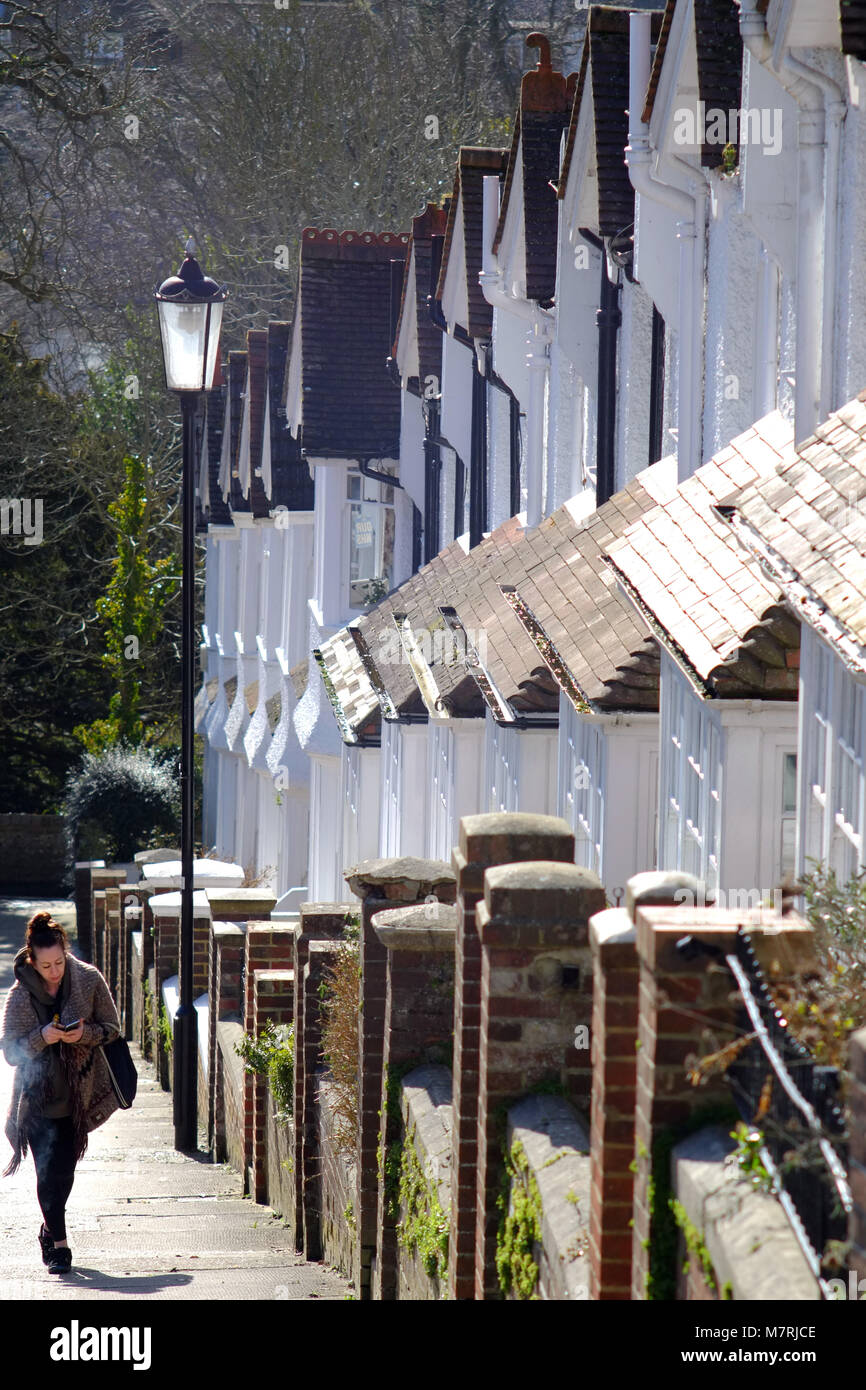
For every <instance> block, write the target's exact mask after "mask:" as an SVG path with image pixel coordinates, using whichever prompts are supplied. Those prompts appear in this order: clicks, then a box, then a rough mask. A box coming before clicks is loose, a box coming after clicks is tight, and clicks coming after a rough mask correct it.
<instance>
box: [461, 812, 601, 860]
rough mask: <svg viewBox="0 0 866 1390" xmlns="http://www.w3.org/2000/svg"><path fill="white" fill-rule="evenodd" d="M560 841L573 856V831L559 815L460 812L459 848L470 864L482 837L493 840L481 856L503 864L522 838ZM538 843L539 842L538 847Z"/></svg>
mask: <svg viewBox="0 0 866 1390" xmlns="http://www.w3.org/2000/svg"><path fill="white" fill-rule="evenodd" d="M533 840H537V841H539V842H542V841H546V842H547V846H548V847H549V844H550V841H551V840H560V841H562V845H563V849H567V851H568V858H569V859H570V860H573V859H574V831H573V830H572V828H571V826H570V825H569V824H568V822H567V821H565V820H563V819H562V817H561V816H541V815H534V814H530V813H528V812H523V811H491V812H489V813H487V814H485V815H479V816H463V817H462V818H461V821H460V852H461V854H462V855H463V857H464V858H465V860H466V862H467V863H469V864H472V863H475V862H477V861H478V859H479V853H478V851H479V850H480V848H481V842H482V841H488V842H492V843H491V844H489V847H488V852H487V853H486V854H485V855H484V856H483V858H484V862H485V863H490V862H491V858H492V859H493V862H496V863H499V864H502V863H505V862H507V861H508V859H509V856H513V855H514V854H515V853H520V848H521V842H522V843H523V845H524V846H525V845H526V842H530V843H531V842H532V841H533ZM540 848H541V843H539V849H540Z"/></svg>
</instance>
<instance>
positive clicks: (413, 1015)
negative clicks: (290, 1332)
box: [371, 902, 457, 1299]
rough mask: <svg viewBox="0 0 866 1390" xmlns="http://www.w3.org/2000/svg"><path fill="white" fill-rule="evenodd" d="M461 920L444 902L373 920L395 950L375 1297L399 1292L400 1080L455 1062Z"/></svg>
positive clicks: (387, 1021) (389, 988)
mask: <svg viewBox="0 0 866 1390" xmlns="http://www.w3.org/2000/svg"><path fill="white" fill-rule="evenodd" d="M456 919H457V909H456V907H455V906H454V905H452V904H445V903H439V902H425V903H423V904H420V903H419V904H417V905H415V906H412V907H404V908H396V909H391V910H390V911H386V912H379V913H377V914H376V916H375V917H374V918H373V928H374V930H375V932H376V934H377V936H378V937H379V940H380V941H381V942H382V945H383V946H384V947H385V949H386V951H387V953H388V963H387V974H386V983H385V1016H384V1020H383V1047H382V1078H383V1081H382V1099H381V1104H380V1114H381V1118H380V1140H379V1154H380V1165H379V1175H378V1180H379V1200H378V1209H377V1217H376V1254H375V1256H374V1259H373V1265H372V1273H371V1283H372V1287H371V1292H372V1297H373V1298H375V1299H392V1298H395V1297H396V1294H397V1227H396V1216H395V1210H394V1208H395V1202H394V1195H393V1192H392V1191H390V1186H391V1185H392V1183H389V1180H388V1173H389V1169H390V1167H391V1166H392V1165H391V1163H390V1155H391V1149H392V1146H395V1145H398V1144H399V1138H400V1130H401V1126H402V1120H401V1115H400V1107H399V1098H398V1093H397V1079H398V1077H399V1076H400V1075H401V1074H402V1073H403V1072H405V1071H406V1069H407V1068H408V1067H409V1066H411V1065H413V1064H417V1063H421V1062H444V1061H449V1062H450V1060H451V1051H452V1036H453V1026H454V936H455V929H456ZM392 1179H393V1175H392ZM449 1205H450V1204H449Z"/></svg>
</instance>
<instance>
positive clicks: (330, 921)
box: [291, 903, 357, 1250]
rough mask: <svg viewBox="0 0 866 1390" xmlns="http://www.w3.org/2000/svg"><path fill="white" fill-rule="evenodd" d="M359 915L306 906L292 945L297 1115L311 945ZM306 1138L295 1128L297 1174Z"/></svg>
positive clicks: (299, 1188)
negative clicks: (305, 985)
mask: <svg viewBox="0 0 866 1390" xmlns="http://www.w3.org/2000/svg"><path fill="white" fill-rule="evenodd" d="M356 912H357V903H302V904H301V909H300V914H299V919H298V924H297V926H296V927H295V930H294V938H293V946H292V970H293V972H294V977H295V1008H294V1018H295V1057H296V1066H295V1114H296V1115H303V1113H304V1070H303V1067H302V1066H299V1065H297V1058H298V1057H303V1036H304V970H305V968H306V964H307V961H308V959H309V955H310V942H312V941H335V940H339V938H340V937H341V936H342V935H343V932H344V930H345V927H346V923H347V921H348V920H349V917H350V915H351V914H353V913H356ZM303 1137H304V1130H303V1125H302V1124H296V1125H295V1127H294V1136H293V1143H294V1150H293V1154H292V1166H293V1170H294V1171H295V1172H296V1173H300V1172H301V1171H302V1166H303V1152H302V1150H303ZM302 1200H303V1185H302V1183H300V1182H297V1183H295V1184H294V1209H293V1213H292V1215H291V1220H292V1226H293V1229H294V1232H295V1246H296V1248H297V1249H298V1250H300V1249H301V1248H302V1246H303V1231H304V1217H303V1206H302Z"/></svg>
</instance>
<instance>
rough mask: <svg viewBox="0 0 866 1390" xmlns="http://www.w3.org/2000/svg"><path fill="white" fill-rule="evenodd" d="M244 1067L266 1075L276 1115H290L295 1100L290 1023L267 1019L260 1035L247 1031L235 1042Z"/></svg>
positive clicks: (254, 1072)
mask: <svg viewBox="0 0 866 1390" xmlns="http://www.w3.org/2000/svg"><path fill="white" fill-rule="evenodd" d="M235 1052H236V1053H237V1054H238V1056H239V1057H243V1059H244V1067H245V1068H246V1070H247V1071H248V1072H252V1073H253V1074H254V1075H256V1076H266V1077H267V1078H268V1085H269V1086H270V1090H271V1095H272V1097H273V1101H274V1108H275V1110H276V1113H277V1116H278V1118H279V1117H283V1116H288V1115H291V1114H292V1113H293V1111H294V1103H295V1030H294V1027H293V1026H292V1024H290V1023H273V1022H272V1021H268V1022H267V1023H266V1024H265V1026H264V1028H263V1029H262V1031H261V1032H260V1033H259V1036H258V1037H257V1038H254V1037H252V1035H250V1034H247V1035H245V1036H244V1037H243V1038H242V1040H241V1041H240V1042H239V1043H235Z"/></svg>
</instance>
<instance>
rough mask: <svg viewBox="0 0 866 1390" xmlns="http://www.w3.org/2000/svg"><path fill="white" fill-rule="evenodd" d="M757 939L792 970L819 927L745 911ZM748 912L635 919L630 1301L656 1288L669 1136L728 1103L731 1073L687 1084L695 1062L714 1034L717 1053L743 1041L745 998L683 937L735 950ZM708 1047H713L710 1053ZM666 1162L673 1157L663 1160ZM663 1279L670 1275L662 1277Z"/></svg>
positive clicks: (647, 910) (655, 914) (656, 911)
mask: <svg viewBox="0 0 866 1390" xmlns="http://www.w3.org/2000/svg"><path fill="white" fill-rule="evenodd" d="M747 918H748V921H749V925H750V931H751V935H752V940H753V942H754V943H755V946H756V950H758V952H759V954H760V938H761V937H762V936H765V937H766V940H767V942H772V948H773V953H774V955H776V956H779V955H781V954H782V953H783V952H785V953H786V954H787V956H788V957H789V960H790V963H791V964H792V965H793V964H795V963H796V961H797V956H798V953H799V952H801V951H803V950H808V948H809V945H810V941H811V935H812V932H811V928H810V927H809V926H808V925H807V924H806V923H805V922H801V921H800V919H799V918H796V917H794V916H789V917H777V916H775V915H774V914H773V913H771V912H768V911H765V912H760V911H759V912H755V913H750V914H747ZM743 920H744V918H743V915H742V914H740V913H737V912H736V911H734V910H727V909H721V908H704V909H700V908H692V907H674V908H659V907H657V908H652V907H641V906H639V907H638V908H637V910H636V914H635V925H636V928H637V949H638V958H639V961H640V995H639V1012H638V1042H639V1044H640V1047H639V1050H638V1062H637V1104H636V1110H635V1163H636V1173H635V1181H634V1216H633V1220H634V1227H633V1243H632V1298H633V1299H642V1298H646V1297H647V1296H648V1294H650V1295H652V1293H653V1292H655V1291H656V1289H655V1278H656V1269H655V1256H654V1250H655V1246H654V1240H653V1237H654V1233H655V1224H656V1219H655V1214H654V1213H653V1211H652V1210H651V1191H652V1186H651V1184H653V1185H654V1186H655V1188H656V1190H659V1189H660V1188H662V1187H663V1186H666V1181H665V1180H664V1177H663V1175H661V1174H659V1173H655V1172H654V1165H657V1164H658V1163H659V1161H661V1160H660V1158H659V1154H660V1153H663V1154H666V1153H669V1144H668V1146H667V1148H665V1149H660V1148H659V1147H658V1146H657V1145H658V1141H660V1140H661V1139H662V1138H663V1137H664V1138H667V1139H668V1140H669V1139H670V1137H671V1136H676V1137H679V1136H680V1135H681V1133H682V1130H683V1127H684V1126H685V1125H686V1124H687V1123H688V1122H689V1121H691V1120H693V1119H694V1117H695V1115H696V1114H697V1113H699V1112H701V1111H703V1112H705V1113H710V1110H711V1107H714V1106H715V1107H720V1106H724V1107H730V1106H731V1098H730V1088H729V1085H728V1082H727V1081H726V1080H725V1078H724V1077H723V1076H712V1077H710V1078H709V1079H707V1080H706V1081H705V1084H704V1085H702V1086H701V1087H700V1088H699V1089H697V1088H695V1087H694V1086H692V1085H691V1084H690V1082H689V1080H688V1078H687V1075H686V1072H687V1058H688V1056H689V1055H690V1054H693V1053H695V1052H696V1051H699V1050H700V1049H701V1044H702V1043H704V1042H706V1038H705V1037H704V1036H703V1034H704V1033H705V1032H706V1030H709V1033H710V1036H711V1037H712V1039H713V1042H714V1045H715V1047H719V1046H721V1045H723V1044H724V1043H725V1042H729V1041H732V1040H733V1039H734V1038H736V1037H738V1036H740V1034H741V1031H742V1029H741V1026H740V1010H741V1005H740V1004H739V997H738V995H737V994H736V993H735V991H733V990H732V980H731V976H730V973H729V972H728V970H727V969H726V968H723V969H714V968H708V961H707V958H706V957H705V956H703V955H700V954H698V953H697V952H696V951H693V952H689V953H686V952H683V951H681V950H678V948H677V943H678V942H679V941H681V940H682V939H683V937H684V936H685V935H688V936H690V937H691V938H692V940H693V943H694V945H695V946H698V947H699V946H706V945H708V946H710V947H711V948H712V947H716V948H717V949H719V950H721V951H722V952H723V953H724V952H725V951H730V950H731V949H732V946H733V943H734V941H735V937H736V930H737V926H738V924H739V923H740V922H741V921H743ZM707 1050H708V1049H707ZM664 1161H665V1162H667V1159H666V1158H665V1159H664ZM662 1277H663V1275H662Z"/></svg>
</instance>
